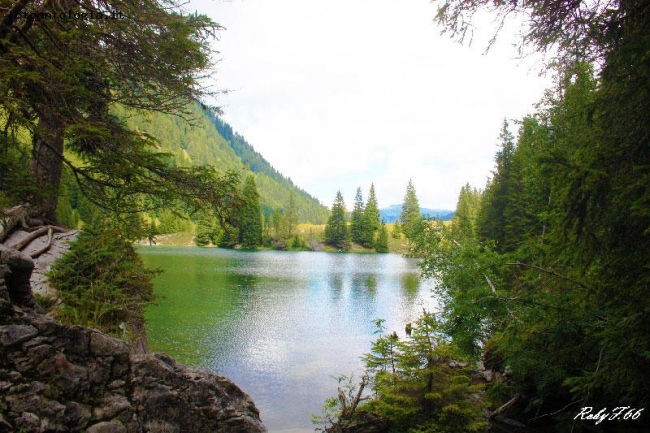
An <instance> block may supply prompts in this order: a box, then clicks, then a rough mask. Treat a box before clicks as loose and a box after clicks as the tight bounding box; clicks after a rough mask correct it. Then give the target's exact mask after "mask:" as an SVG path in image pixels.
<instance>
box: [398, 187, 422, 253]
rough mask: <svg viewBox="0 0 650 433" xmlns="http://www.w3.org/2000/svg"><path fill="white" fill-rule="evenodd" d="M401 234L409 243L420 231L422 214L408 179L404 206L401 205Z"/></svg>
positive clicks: (413, 188)
mask: <svg viewBox="0 0 650 433" xmlns="http://www.w3.org/2000/svg"><path fill="white" fill-rule="evenodd" d="M400 222H401V225H402V233H404V235H405V236H406V238H407V239H409V240H410V241H414V240H415V238H416V237H417V235H418V234H419V233H420V232H421V231H422V214H421V213H420V203H419V201H418V197H417V195H416V194H415V187H414V186H413V182H412V181H411V179H409V183H408V185H407V186H406V194H405V195H404V204H403V205H402V214H401V216H400Z"/></svg>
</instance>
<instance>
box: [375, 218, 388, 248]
mask: <svg viewBox="0 0 650 433" xmlns="http://www.w3.org/2000/svg"><path fill="white" fill-rule="evenodd" d="M375 250H376V251H377V252H378V253H387V252H388V230H387V229H386V224H384V222H383V221H382V223H381V225H380V226H379V234H378V235H377V241H376V242H375Z"/></svg>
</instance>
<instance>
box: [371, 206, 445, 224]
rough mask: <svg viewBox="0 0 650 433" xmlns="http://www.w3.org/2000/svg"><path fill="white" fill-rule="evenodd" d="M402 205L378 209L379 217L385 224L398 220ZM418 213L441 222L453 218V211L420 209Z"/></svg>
mask: <svg viewBox="0 0 650 433" xmlns="http://www.w3.org/2000/svg"><path fill="white" fill-rule="evenodd" d="M402 206H403V205H402V204H392V205H390V206H388V207H386V208H383V209H379V216H380V217H381V219H382V221H384V222H385V223H394V222H395V221H397V220H399V217H400V215H401V214H402ZM420 213H421V214H422V216H423V217H425V218H439V219H440V220H442V221H449V220H450V219H452V218H453V217H454V211H451V210H446V209H427V208H423V207H421V208H420Z"/></svg>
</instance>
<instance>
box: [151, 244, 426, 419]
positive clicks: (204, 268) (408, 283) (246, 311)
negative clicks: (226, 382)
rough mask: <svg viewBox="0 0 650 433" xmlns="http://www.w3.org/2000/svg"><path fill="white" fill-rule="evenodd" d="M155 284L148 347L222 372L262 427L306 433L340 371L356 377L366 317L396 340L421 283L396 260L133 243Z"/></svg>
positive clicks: (417, 307)
mask: <svg viewBox="0 0 650 433" xmlns="http://www.w3.org/2000/svg"><path fill="white" fill-rule="evenodd" d="M139 252H140V253H141V254H142V256H143V258H144V261H145V264H146V265H147V266H148V267H152V268H160V269H163V270H164V273H163V274H161V275H160V276H158V277H157V278H156V279H155V283H154V285H155V292H156V294H157V296H158V298H157V302H156V304H157V305H154V306H152V307H150V308H149V310H148V311H147V320H148V323H147V332H148V337H149V345H150V349H151V351H160V352H165V353H168V354H169V355H172V356H173V357H175V358H176V359H178V360H179V361H181V362H184V363H186V364H189V365H192V366H195V367H200V368H203V369H209V370H213V371H215V372H217V373H219V374H222V375H224V376H227V377H229V378H230V379H232V380H233V381H234V382H235V383H237V384H238V385H239V386H240V387H241V388H242V389H243V390H244V391H245V392H247V393H248V394H249V395H251V397H252V398H253V400H254V401H255V404H256V405H257V407H258V408H259V409H260V414H261V418H262V421H263V422H264V424H265V425H266V426H267V427H268V429H269V431H271V432H281V431H284V432H303V431H304V432H306V431H313V429H314V425H313V424H312V423H311V414H313V413H316V414H320V413H321V408H322V405H323V402H324V400H325V398H327V397H331V396H335V395H336V387H337V382H336V380H335V379H333V377H337V376H339V375H341V374H346V375H349V374H352V373H355V375H356V376H358V375H359V374H360V373H361V371H362V370H361V368H362V363H361V361H360V356H361V355H362V354H364V353H366V352H368V351H369V349H370V343H371V341H373V340H374V339H375V335H374V334H373V332H374V331H375V326H374V324H373V323H372V321H373V320H374V319H377V318H383V319H386V326H387V330H388V331H389V332H392V331H393V330H395V331H397V333H398V334H399V335H400V336H404V325H405V324H406V323H408V322H411V321H414V320H415V319H416V318H417V316H418V314H419V313H420V312H421V311H422V308H423V307H425V308H427V309H431V308H433V307H435V301H434V300H433V299H432V298H431V294H430V291H431V287H432V282H431V281H420V278H419V273H418V268H417V262H416V261H415V260H413V259H406V258H403V257H401V256H399V255H396V254H337V253H316V252H271V251H264V252H241V251H230V250H221V249H216V248H215V249H213V248H192V247H142V248H140V249H139Z"/></svg>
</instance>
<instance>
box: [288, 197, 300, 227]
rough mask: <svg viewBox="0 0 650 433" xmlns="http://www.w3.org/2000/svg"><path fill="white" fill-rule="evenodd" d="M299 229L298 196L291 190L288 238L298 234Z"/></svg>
mask: <svg viewBox="0 0 650 433" xmlns="http://www.w3.org/2000/svg"><path fill="white" fill-rule="evenodd" d="M297 229H298V209H297V208H296V196H295V194H294V193H293V190H291V191H289V209H288V211H287V238H291V237H293V236H294V235H295V234H296V230H297Z"/></svg>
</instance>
